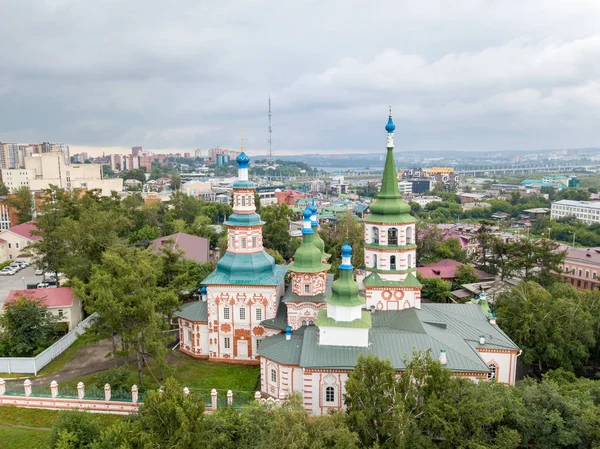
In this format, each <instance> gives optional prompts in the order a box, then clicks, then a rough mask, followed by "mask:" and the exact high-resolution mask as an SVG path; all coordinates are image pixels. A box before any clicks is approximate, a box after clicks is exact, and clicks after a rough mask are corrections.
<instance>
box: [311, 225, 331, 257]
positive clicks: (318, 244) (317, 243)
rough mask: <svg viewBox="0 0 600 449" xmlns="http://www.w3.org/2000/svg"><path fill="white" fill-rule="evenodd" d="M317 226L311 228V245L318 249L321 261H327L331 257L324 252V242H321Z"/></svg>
mask: <svg viewBox="0 0 600 449" xmlns="http://www.w3.org/2000/svg"><path fill="white" fill-rule="evenodd" d="M318 226H319V225H318V224H315V225H314V226H312V229H313V232H314V237H313V239H314V240H313V244H314V245H315V246H316V247H317V248H318V249H319V251H321V257H322V258H323V259H329V257H330V256H331V254H327V253H326V252H325V242H324V241H323V239H322V238H321V236H320V235H319V231H318V229H317V228H318Z"/></svg>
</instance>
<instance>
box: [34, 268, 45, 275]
mask: <svg viewBox="0 0 600 449" xmlns="http://www.w3.org/2000/svg"><path fill="white" fill-rule="evenodd" d="M42 274H44V270H42V269H38V270H35V275H36V276H41V275H42Z"/></svg>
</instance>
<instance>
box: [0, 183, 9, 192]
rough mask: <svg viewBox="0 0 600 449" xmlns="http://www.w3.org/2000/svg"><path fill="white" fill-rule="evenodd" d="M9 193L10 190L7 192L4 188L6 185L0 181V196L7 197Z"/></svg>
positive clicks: (6, 188)
mask: <svg viewBox="0 0 600 449" xmlns="http://www.w3.org/2000/svg"><path fill="white" fill-rule="evenodd" d="M9 192H10V190H8V187H6V184H4V183H3V182H2V181H0V196H7V195H8V193H9Z"/></svg>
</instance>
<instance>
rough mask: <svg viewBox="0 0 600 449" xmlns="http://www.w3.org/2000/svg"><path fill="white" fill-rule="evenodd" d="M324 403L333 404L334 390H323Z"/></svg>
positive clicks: (330, 388) (328, 388) (329, 388)
mask: <svg viewBox="0 0 600 449" xmlns="http://www.w3.org/2000/svg"><path fill="white" fill-rule="evenodd" d="M325 402H330V403H331V402H335V388H333V387H327V388H325Z"/></svg>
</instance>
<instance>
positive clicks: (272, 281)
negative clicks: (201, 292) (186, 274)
mask: <svg viewBox="0 0 600 449" xmlns="http://www.w3.org/2000/svg"><path fill="white" fill-rule="evenodd" d="M285 272H286V267H285V265H277V264H275V260H274V259H273V257H271V256H270V255H269V254H267V253H266V252H265V251H260V252H258V253H250V254H234V253H230V252H227V253H225V255H224V256H223V257H221V259H220V260H219V261H218V262H217V268H216V269H215V270H214V271H213V272H212V273H211V274H209V275H208V276H207V277H206V279H204V281H202V284H204V285H225V284H240V285H279V284H281V282H283V277H284V276H285Z"/></svg>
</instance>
